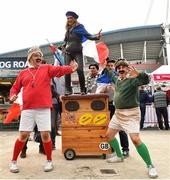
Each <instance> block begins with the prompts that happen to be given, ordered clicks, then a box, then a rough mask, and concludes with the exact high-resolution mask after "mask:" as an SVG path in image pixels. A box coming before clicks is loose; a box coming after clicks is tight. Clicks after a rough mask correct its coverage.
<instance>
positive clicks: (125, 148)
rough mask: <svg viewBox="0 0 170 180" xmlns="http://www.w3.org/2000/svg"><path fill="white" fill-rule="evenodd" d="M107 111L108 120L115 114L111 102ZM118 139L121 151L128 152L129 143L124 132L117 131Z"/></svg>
mask: <svg viewBox="0 0 170 180" xmlns="http://www.w3.org/2000/svg"><path fill="white" fill-rule="evenodd" d="M109 111H110V118H112V116H113V115H114V113H115V106H114V105H113V103H112V102H110V103H109ZM119 138H120V144H121V147H122V151H129V141H128V136H127V134H126V133H125V132H124V131H119Z"/></svg>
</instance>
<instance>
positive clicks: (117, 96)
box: [106, 59, 158, 178]
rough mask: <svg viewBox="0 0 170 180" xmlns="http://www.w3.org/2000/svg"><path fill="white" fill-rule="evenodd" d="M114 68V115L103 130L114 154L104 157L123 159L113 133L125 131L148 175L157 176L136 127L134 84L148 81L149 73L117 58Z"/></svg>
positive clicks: (111, 159) (136, 87)
mask: <svg viewBox="0 0 170 180" xmlns="http://www.w3.org/2000/svg"><path fill="white" fill-rule="evenodd" d="M115 69H116V71H117V72H118V74H119V76H118V77H113V82H114V83H115V93H114V102H115V108H116V110H115V114H114V116H113V117H112V119H111V121H110V123H109V127H108V130H107V133H106V137H107V138H108V142H109V144H110V145H111V146H112V148H113V149H114V150H115V151H116V155H117V156H113V157H112V158H110V159H108V160H107V161H108V162H111V163H114V162H123V155H122V153H121V150H120V147H119V144H118V141H117V139H116V138H115V136H116V134H117V133H118V132H119V131H120V130H124V131H125V132H126V133H128V134H129V136H130V138H131V140H132V142H133V144H134V145H135V147H136V149H137V151H138V153H139V155H140V156H141V157H142V159H143V160H144V162H145V163H146V165H147V167H148V175H149V177H150V178H156V177H158V174H157V171H156V169H155V167H154V166H153V164H152V161H151V158H150V155H149V151H148V149H147V147H146V145H145V144H144V143H143V142H142V141H141V139H140V136H139V129H140V108H139V97H138V87H139V86H141V85H145V84H148V83H149V76H148V75H147V74H146V73H143V72H142V73H140V72H138V71H137V70H136V69H135V68H134V67H133V66H130V65H129V63H128V61H127V60H126V59H118V60H117V62H116V63H115Z"/></svg>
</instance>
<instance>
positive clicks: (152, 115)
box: [144, 105, 170, 128]
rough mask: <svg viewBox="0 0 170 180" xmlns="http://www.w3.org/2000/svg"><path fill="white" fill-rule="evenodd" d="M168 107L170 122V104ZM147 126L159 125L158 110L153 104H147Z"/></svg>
mask: <svg viewBox="0 0 170 180" xmlns="http://www.w3.org/2000/svg"><path fill="white" fill-rule="evenodd" d="M167 108H168V118H169V119H168V120H169V124H170V105H169V106H168V107H167ZM147 127H158V121H157V116H156V111H155V108H154V106H153V105H147V106H146V114H145V121H144V128H147Z"/></svg>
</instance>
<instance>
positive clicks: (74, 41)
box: [59, 11, 102, 95]
mask: <svg viewBox="0 0 170 180" xmlns="http://www.w3.org/2000/svg"><path fill="white" fill-rule="evenodd" d="M66 17H67V22H66V34H65V39H64V44H63V45H62V46H61V47H59V48H60V49H62V50H64V53H65V57H64V58H65V65H68V64H70V62H71V61H72V60H73V59H74V60H75V61H76V62H77V63H78V69H77V73H78V77H79V83H80V90H81V94H82V95H83V94H86V88H85V76H84V70H83V66H84V63H83V53H82V49H83V47H82V42H84V41H85V40H86V39H89V40H99V39H100V38H101V37H102V34H101V31H100V32H99V33H98V34H97V35H91V34H90V33H88V32H87V30H86V29H85V28H84V25H82V24H80V23H79V22H78V21H77V19H78V17H79V16H78V15H77V14H76V13H75V12H73V11H68V12H67V13H66ZM65 94H66V95H70V94H72V88H71V75H69V74H67V75H65Z"/></svg>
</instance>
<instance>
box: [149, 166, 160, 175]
mask: <svg viewBox="0 0 170 180" xmlns="http://www.w3.org/2000/svg"><path fill="white" fill-rule="evenodd" d="M148 175H149V177H150V178H157V177H158V173H157V171H156V169H155V167H154V166H153V165H150V166H149V167H148Z"/></svg>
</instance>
